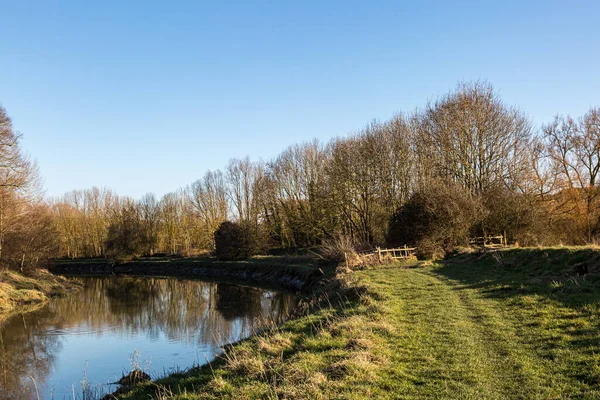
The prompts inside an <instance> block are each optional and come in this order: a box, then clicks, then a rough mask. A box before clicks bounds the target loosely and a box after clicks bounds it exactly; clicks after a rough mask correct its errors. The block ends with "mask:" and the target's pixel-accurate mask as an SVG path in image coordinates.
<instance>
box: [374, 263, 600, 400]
mask: <svg viewBox="0 0 600 400" xmlns="http://www.w3.org/2000/svg"><path fill="white" fill-rule="evenodd" d="M390 272H391V271H389V270H387V271H385V270H379V271H371V272H369V273H367V279H368V280H371V281H374V282H376V283H375V284H376V285H377V286H376V287H377V290H378V291H379V292H382V293H386V292H387V293H390V292H391V294H390V295H388V296H387V297H388V298H387V299H386V301H385V311H384V314H385V317H384V318H386V319H387V320H388V321H394V322H393V323H394V325H395V326H396V328H397V329H396V330H395V332H396V334H395V335H390V337H388V338H387V340H386V341H387V342H388V346H390V347H391V348H393V349H394V350H393V354H394V357H393V359H392V363H391V364H390V365H391V368H389V369H388V370H387V374H388V379H387V380H388V381H389V382H393V389H394V391H395V392H396V395H397V397H398V398H415V397H436V398H441V397H445V398H488V399H505V398H540V399H548V398H561V397H563V396H582V395H584V394H585V393H586V391H587V390H588V389H589V388H587V387H586V385H584V384H583V383H581V382H579V381H578V380H577V379H572V378H569V377H568V376H565V375H563V374H560V371H557V370H556V368H555V367H556V366H555V364H554V363H553V362H552V361H551V360H550V359H549V358H545V357H543V354H540V352H539V351H538V350H537V348H536V346H535V343H531V342H532V341H531V337H530V336H525V337H523V336H522V334H523V333H524V332H523V331H524V325H523V322H524V321H523V318H522V317H521V316H520V315H519V310H518V309H515V308H514V307H513V306H511V305H510V304H504V303H503V302H502V301H498V300H497V299H491V298H487V297H486V296H485V295H482V293H481V291H480V290H477V289H471V288H468V287H465V285H462V284H460V283H459V282H455V281H452V280H450V279H447V278H444V277H443V276H440V275H438V274H437V273H436V271H435V269H433V270H421V269H410V270H397V271H393V273H390ZM529 333H530V334H533V333H534V332H529ZM596 394H598V392H596ZM588 395H589V396H590V397H593V393H591V392H589V393H588Z"/></svg>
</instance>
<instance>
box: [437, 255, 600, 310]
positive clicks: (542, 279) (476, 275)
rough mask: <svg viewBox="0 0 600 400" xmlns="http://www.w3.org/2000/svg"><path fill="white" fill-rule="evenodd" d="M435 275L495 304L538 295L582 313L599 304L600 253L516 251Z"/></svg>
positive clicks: (465, 260)
mask: <svg viewBox="0 0 600 400" xmlns="http://www.w3.org/2000/svg"><path fill="white" fill-rule="evenodd" d="M438 264H439V267H437V268H435V269H434V270H433V272H434V273H435V274H438V275H442V276H444V277H446V278H448V279H451V280H454V281H458V282H460V283H461V284H462V285H461V286H460V287H457V288H456V289H457V290H460V289H463V288H470V289H477V290H478V291H479V292H481V293H483V294H484V295H485V296H488V297H492V298H510V297H515V296H527V295H537V296H543V297H545V298H547V299H550V300H554V301H557V302H559V303H561V304H562V305H563V306H565V307H571V308H577V309H580V308H581V307H584V306H586V305H590V304H596V303H598V302H599V301H600V290H599V289H600V250H599V249H595V248H587V247H561V248H539V249H538V248H518V249H507V250H500V251H495V252H486V253H482V254H477V253H473V254H465V255H459V256H456V257H452V258H450V259H447V260H443V261H440V262H439V263H438Z"/></svg>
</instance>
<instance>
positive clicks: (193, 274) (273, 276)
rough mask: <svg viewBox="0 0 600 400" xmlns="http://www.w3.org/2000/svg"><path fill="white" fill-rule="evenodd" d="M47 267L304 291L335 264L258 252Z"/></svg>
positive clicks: (77, 262) (60, 263)
mask: <svg viewBox="0 0 600 400" xmlns="http://www.w3.org/2000/svg"><path fill="white" fill-rule="evenodd" d="M50 271H51V272H53V273H55V274H61V275H68V276H78V275H80V276H81V275H100V276H102V275H114V274H116V275H134V276H172V277H181V278H203V279H204V278H211V279H220V280H227V281H228V282H233V283H236V282H237V283H246V284H253V285H268V286H270V287H276V288H281V289H287V290H293V291H299V292H306V293H308V292H312V291H313V290H315V289H316V288H317V287H318V286H319V285H321V284H323V283H324V282H325V281H326V280H327V279H328V278H333V277H334V275H335V265H331V264H322V263H319V262H317V260H315V259H312V258H308V257H279V256H262V257H253V258H251V259H249V260H245V261H218V260H217V259H215V258H212V257H199V258H176V257H148V258H142V259H139V260H136V261H130V262H126V263H121V264H115V263H112V262H110V261H108V260H106V259H88V260H56V261H55V262H54V263H53V265H52V266H51V267H50Z"/></svg>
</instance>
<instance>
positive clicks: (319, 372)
mask: <svg viewBox="0 0 600 400" xmlns="http://www.w3.org/2000/svg"><path fill="white" fill-rule="evenodd" d="M599 260H600V252H599V251H598V250H594V249H582V248H573V249H569V248H556V249H513V250H506V251H500V252H496V253H487V254H483V255H479V254H469V255H462V256H457V257H455V258H453V259H451V260H448V261H444V262H438V263H433V264H432V263H429V264H427V263H421V264H418V263H415V264H414V265H389V266H385V267H378V268H374V269H368V270H364V271H360V272H357V273H355V274H353V275H352V279H356V280H357V282H356V283H355V284H358V285H364V286H365V287H366V288H367V294H366V295H363V296H362V297H360V298H350V299H342V300H343V301H340V302H336V301H335V300H336V299H335V298H332V299H330V302H329V303H325V304H328V305H327V306H322V307H321V308H320V309H319V310H317V311H316V312H313V313H309V314H307V315H305V316H302V317H300V318H297V319H294V320H291V321H289V322H287V323H286V324H284V325H283V326H281V327H278V328H273V329H272V330H270V331H268V332H265V333H263V334H260V335H257V336H255V337H253V338H251V339H248V340H246V341H243V342H241V343H238V344H236V345H234V346H232V347H230V348H228V349H227V351H226V352H225V354H224V355H223V356H222V357H221V358H220V359H219V360H218V361H217V362H214V363H212V365H210V366H204V367H201V368H194V369H191V370H189V371H188V372H186V373H181V374H174V375H171V376H168V377H164V378H162V379H158V380H156V381H154V382H152V383H145V384H142V385H140V386H138V387H136V388H135V389H134V390H133V391H131V392H129V393H127V394H123V395H121V398H123V399H147V398H149V396H152V397H155V398H178V399H216V398H241V399H248V398H302V399H318V398H323V399H325V398H347V399H363V398H368V397H371V398H448V399H456V398H486V399H505V398H515V399H517V398H538V399H548V398H571V397H575V398H598V397H600V364H599V363H600V335H599V331H598V327H599V326H600V302H599V300H600V290H599V289H600V286H599V285H600V275H599V274H600V262H598V261H599ZM586 271H587V272H586ZM329 304H331V305H329Z"/></svg>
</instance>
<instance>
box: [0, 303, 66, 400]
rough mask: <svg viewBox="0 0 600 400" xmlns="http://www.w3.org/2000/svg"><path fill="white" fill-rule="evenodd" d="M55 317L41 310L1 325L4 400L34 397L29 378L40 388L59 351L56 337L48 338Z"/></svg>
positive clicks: (0, 381) (0, 365) (0, 389)
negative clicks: (48, 330) (39, 385)
mask: <svg viewBox="0 0 600 400" xmlns="http://www.w3.org/2000/svg"><path fill="white" fill-rule="evenodd" d="M54 319H55V315H53V314H52V313H51V312H49V311H48V310H47V306H46V307H44V308H43V309H40V310H37V311H34V312H31V313H28V314H23V315H15V316H14V317H12V318H10V319H8V320H6V321H4V323H3V324H2V325H1V326H0V374H1V377H0V394H2V398H3V399H26V398H34V397H35V389H34V386H33V384H32V380H31V378H34V379H35V381H36V382H38V383H39V384H43V383H44V382H45V381H46V379H47V377H48V374H49V373H50V371H51V369H52V366H53V365H54V363H55V362H56V359H57V356H58V352H59V351H60V349H61V343H60V340H59V337H58V336H56V335H52V334H51V333H50V334H48V333H47V332H46V331H47V327H48V326H52V324H53V320H54Z"/></svg>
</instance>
